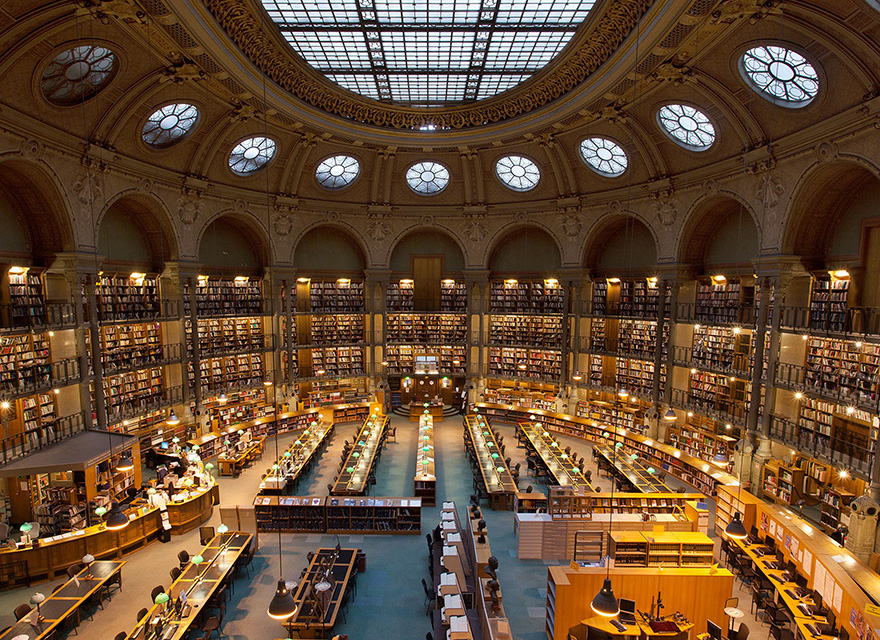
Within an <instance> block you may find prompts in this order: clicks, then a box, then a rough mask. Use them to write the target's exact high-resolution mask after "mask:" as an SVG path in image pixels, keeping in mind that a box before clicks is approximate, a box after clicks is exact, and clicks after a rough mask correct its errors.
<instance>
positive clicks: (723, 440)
mask: <svg viewBox="0 0 880 640" xmlns="http://www.w3.org/2000/svg"><path fill="white" fill-rule="evenodd" d="M666 437H667V439H668V440H669V444H671V445H672V446H673V447H677V448H679V449H681V450H682V451H684V452H685V453H689V454H690V455H692V456H694V457H695V458H700V459H701V460H705V461H706V462H713V459H714V458H715V455H716V454H719V453H721V454H723V455H724V457H725V458H727V459H728V460H729V459H730V458H731V456H732V455H733V446H734V445H735V444H736V438H733V437H731V436H727V435H724V434H718V433H714V432H711V431H706V430H705V429H701V428H699V427H695V426H692V425H688V424H685V425H681V426H678V425H672V426H670V427H668V428H667V430H666ZM725 466H726V465H725Z"/></svg>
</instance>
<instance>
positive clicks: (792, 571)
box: [785, 560, 797, 576]
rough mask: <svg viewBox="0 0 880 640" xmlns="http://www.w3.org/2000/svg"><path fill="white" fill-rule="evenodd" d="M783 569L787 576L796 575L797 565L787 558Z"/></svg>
mask: <svg viewBox="0 0 880 640" xmlns="http://www.w3.org/2000/svg"><path fill="white" fill-rule="evenodd" d="M785 570H786V572H788V575H789V576H796V575H797V567H796V566H795V564H794V562H792V561H791V560H789V561H788V562H786V563H785Z"/></svg>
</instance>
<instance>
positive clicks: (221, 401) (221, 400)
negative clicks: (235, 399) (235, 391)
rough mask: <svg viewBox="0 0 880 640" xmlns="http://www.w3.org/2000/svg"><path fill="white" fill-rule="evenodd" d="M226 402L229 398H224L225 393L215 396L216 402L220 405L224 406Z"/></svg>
mask: <svg viewBox="0 0 880 640" xmlns="http://www.w3.org/2000/svg"><path fill="white" fill-rule="evenodd" d="M227 400H229V398H227V397H226V394H225V393H221V394H220V395H219V396H217V402H219V403H220V404H226V401H227Z"/></svg>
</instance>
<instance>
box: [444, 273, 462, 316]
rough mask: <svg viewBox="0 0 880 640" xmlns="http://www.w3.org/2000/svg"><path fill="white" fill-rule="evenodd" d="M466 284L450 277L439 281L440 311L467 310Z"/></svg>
mask: <svg viewBox="0 0 880 640" xmlns="http://www.w3.org/2000/svg"><path fill="white" fill-rule="evenodd" d="M467 304H468V295H467V285H466V284H465V283H464V282H456V281H455V280H452V279H450V278H447V279H445V280H441V281H440V311H444V312H463V311H466V310H467Z"/></svg>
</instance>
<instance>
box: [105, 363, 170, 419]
mask: <svg viewBox="0 0 880 640" xmlns="http://www.w3.org/2000/svg"><path fill="white" fill-rule="evenodd" d="M163 378H164V375H163V370H162V367H149V368H146V369H139V370H137V371H131V372H128V373H120V374H117V375H111V376H105V377H104V380H103V385H104V403H105V406H106V407H107V413H108V415H112V414H115V413H126V412H128V413H135V412H138V411H140V412H145V411H149V410H151V409H153V408H154V407H155V406H156V405H157V404H159V403H161V402H162V382H163ZM94 385H95V383H94V382H92V383H90V385H89V390H90V392H91V394H92V403H93V406H94V401H95V393H94V391H95V388H94Z"/></svg>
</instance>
